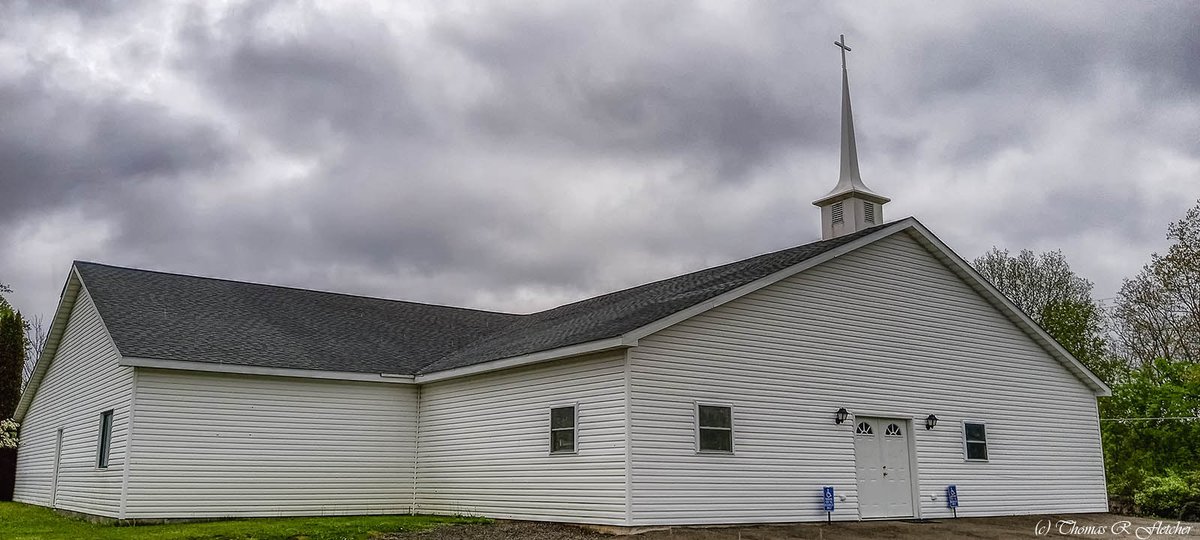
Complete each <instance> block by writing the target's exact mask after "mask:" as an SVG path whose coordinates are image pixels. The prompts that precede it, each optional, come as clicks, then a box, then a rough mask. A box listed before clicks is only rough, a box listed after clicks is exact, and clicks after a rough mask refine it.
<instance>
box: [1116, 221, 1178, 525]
mask: <svg viewBox="0 0 1200 540" xmlns="http://www.w3.org/2000/svg"><path fill="white" fill-rule="evenodd" d="M1167 238H1169V239H1171V240H1173V243H1172V244H1171V246H1170V248H1169V249H1168V250H1167V254H1166V255H1159V254H1157V253H1156V254H1154V255H1151V257H1150V263H1149V264H1147V265H1146V266H1144V267H1143V268H1142V271H1141V272H1140V273H1139V274H1138V275H1137V276H1136V277H1134V278H1132V279H1127V280H1125V283H1124V285H1122V286H1121V291H1120V293H1119V294H1118V296H1117V306H1116V309H1115V310H1114V311H1113V319H1114V322H1115V328H1116V333H1117V336H1118V340H1119V345H1120V346H1121V349H1122V350H1121V352H1122V353H1123V354H1124V355H1125V356H1126V357H1127V358H1128V361H1129V363H1130V369H1129V370H1127V371H1126V372H1125V373H1123V374H1122V376H1121V377H1120V378H1119V379H1118V380H1117V382H1116V384H1114V385H1112V389H1113V395H1112V397H1111V398H1108V399H1106V400H1105V401H1104V402H1103V403H1102V406H1101V411H1102V415H1103V416H1104V417H1105V418H1106V419H1108V421H1107V422H1105V423H1104V425H1103V426H1102V427H1103V435H1104V450H1105V452H1104V454H1105V456H1104V457H1105V462H1106V463H1105V465H1106V470H1107V472H1108V478H1109V480H1110V482H1109V492H1110V493H1111V494H1112V495H1113V497H1114V498H1115V499H1116V500H1117V501H1122V500H1123V501H1126V502H1128V501H1133V502H1134V503H1137V504H1138V505H1139V506H1141V507H1143V508H1142V510H1143V511H1149V512H1157V513H1160V514H1164V515H1168V516H1170V515H1171V514H1172V513H1174V512H1176V511H1178V512H1179V513H1180V514H1181V515H1190V516H1195V515H1200V510H1198V509H1200V447H1198V446H1197V445H1196V441H1198V440H1200V201H1197V205H1196V206H1195V207H1193V208H1192V209H1191V210H1189V211H1188V212H1187V214H1186V215H1185V216H1184V217H1183V219H1181V220H1179V221H1177V222H1175V223H1172V224H1170V225H1169V226H1168V228H1167ZM1189 509H1190V510H1189ZM1189 512H1190V513H1189ZM1172 517H1174V516H1172Z"/></svg>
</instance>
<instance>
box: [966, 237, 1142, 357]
mask: <svg viewBox="0 0 1200 540" xmlns="http://www.w3.org/2000/svg"><path fill="white" fill-rule="evenodd" d="M971 264H972V266H974V267H975V269H976V270H978V271H979V273H980V274H982V275H983V277H985V278H987V280H988V281H990V282H991V283H992V285H995V286H996V288H997V289H999V290H1000V292H1002V293H1004V296H1007V297H1008V299H1009V300H1012V302H1013V304H1016V306H1017V307H1018V308H1020V309H1021V311H1024V312H1025V313H1026V314H1027V315H1029V317H1030V318H1032V319H1033V321H1034V322H1036V323H1037V324H1039V325H1040V326H1041V327H1042V328H1043V329H1045V330H1046V332H1047V333H1049V334H1050V335H1051V336H1053V337H1054V339H1055V340H1057V341H1058V342H1059V343H1060V344H1062V346H1063V348H1065V349H1066V350H1067V351H1068V352H1070V353H1071V354H1072V355H1074V356H1075V358H1078V359H1079V361H1081V362H1083V363H1084V364H1085V365H1086V366H1087V367H1088V368H1089V369H1091V370H1092V371H1093V372H1095V373H1096V374H1097V375H1099V376H1100V377H1101V378H1103V379H1105V380H1111V379H1112V378H1113V377H1115V376H1116V372H1117V371H1118V370H1119V368H1120V365H1121V364H1122V362H1120V361H1119V360H1117V359H1114V358H1113V357H1112V356H1110V355H1109V354H1108V342H1107V340H1106V339H1105V338H1104V312H1103V310H1101V308H1100V305H1099V304H1097V303H1096V301H1095V300H1093V299H1092V283H1091V282H1090V281H1088V280H1086V279H1084V278H1082V277H1080V276H1079V275H1078V274H1076V273H1075V272H1074V271H1072V270H1071V266H1070V265H1069V264H1067V259H1066V257H1063V254H1062V252H1061V251H1050V252H1046V253H1043V254H1041V255H1037V254H1035V253H1034V252H1032V251H1030V250H1027V249H1026V250H1021V252H1020V253H1019V254H1017V255H1016V256H1012V255H1010V254H1009V252H1008V250H1001V249H999V248H995V247H993V248H992V249H991V250H990V251H988V252H987V253H985V254H983V256H981V257H979V258H978V259H975V261H974V262H972V263H971Z"/></svg>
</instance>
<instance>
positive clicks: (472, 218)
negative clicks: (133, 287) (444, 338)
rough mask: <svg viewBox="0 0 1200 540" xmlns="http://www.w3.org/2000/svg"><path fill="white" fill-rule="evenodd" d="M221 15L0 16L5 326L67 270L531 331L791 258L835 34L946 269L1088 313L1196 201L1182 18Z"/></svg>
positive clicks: (892, 210) (28, 11)
mask: <svg viewBox="0 0 1200 540" xmlns="http://www.w3.org/2000/svg"><path fill="white" fill-rule="evenodd" d="M221 4H224V3H223V2H196V3H195V4H194V5H190V6H188V5H185V3H183V2H179V3H176V2H158V1H155V2H145V3H139V2H134V1H112V2H100V1H88V2H83V1H80V2H71V1H68V0H60V1H46V0H36V1H34V0H31V1H29V2H21V1H17V2H15V3H14V2H13V0H0V190H2V191H0V282H4V283H8V284H9V285H11V286H12V287H13V288H14V289H15V292H14V293H13V294H11V295H9V297H10V299H11V300H13V301H14V303H15V304H16V305H17V306H18V307H19V308H20V309H22V310H23V311H24V312H25V313H26V314H27V315H32V314H42V315H44V316H46V317H47V318H48V317H50V316H51V314H52V312H53V310H54V307H55V305H56V303H57V299H58V294H59V291H60V289H61V287H62V284H63V282H64V279H65V277H66V274H67V271H68V269H69V267H70V262H71V261H72V260H73V259H80V260H90V261H96V262H103V263H109V264H116V265H122V266H133V267H140V268H149V269H156V270H165V271H172V272H182V273H190V274H200V275H208V276H217V277H224V278H232V279H239V280H249V281H257V282H266V283H275V284H284V285H292V286H299V287H306V288H316V289H325V290H333V291H341V292H349V293H357V294H365V295H372V296H381V297H386V298H398V299H408V300H416V301H425V302H435V303H445V304H452V305H463V306H471V307H478V308H484V309H495V310H502V311H514V312H528V311H534V310H539V309H543V308H547V307H552V306H554V305H557V304H560V303H563V302H566V301H570V300H575V299H579V298H583V297H586V296H590V295H594V294H598V293H602V292H607V291H611V290H615V289H619V288H624V287H627V286H632V285H636V284H640V283H644V282H648V281H651V280H655V279H659V278H664V277H668V276H671V275H675V274H679V273H683V272H685V271H690V270H695V269H699V268H702V267H706V266H711V265H715V264H720V263H724V262H728V261H731V260H735V259H740V258H744V257H748V256H752V255H756V254H759V253H763V252H767V251H773V250H777V249H782V248H786V247H791V246H794V245H799V244H803V243H807V242H811V241H813V240H816V239H818V237H819V235H820V230H819V225H818V210H817V209H816V208H815V207H813V206H812V205H811V201H812V200H814V199H816V198H817V197H819V196H821V195H823V194H824V193H826V192H827V191H828V190H829V189H831V188H832V187H833V185H834V184H835V183H836V180H837V175H838V170H837V169H838V146H837V145H838V130H839V126H838V106H839V102H840V96H839V85H840V72H839V70H840V63H839V62H840V61H839V57H838V50H837V48H836V47H834V45H833V41H834V40H835V39H836V38H837V36H838V34H840V33H845V34H846V39H847V42H848V44H849V45H850V46H851V47H852V48H853V49H854V50H853V52H851V53H850V54H849V63H850V81H851V90H852V95H853V98H854V110H855V115H856V116H855V123H856V128H857V130H858V151H859V156H860V160H861V163H862V166H861V168H862V176H863V180H864V181H865V182H866V184H867V185H868V186H870V188H871V189H873V190H874V191H876V192H878V193H881V194H883V195H886V196H889V197H891V198H892V202H891V203H890V204H889V205H888V206H887V207H886V208H885V213H886V217H887V218H888V219H889V220H891V219H899V218H902V217H905V216H910V215H912V216H916V217H917V218H918V219H920V220H921V221H922V222H923V223H925V225H927V226H928V227H930V228H931V229H932V230H933V231H934V232H935V233H936V234H938V235H939V236H940V237H941V238H942V239H943V240H944V241H945V242H946V243H948V244H949V245H950V246H951V247H952V248H954V249H955V250H956V251H957V252H958V253H959V254H960V255H962V256H963V257H965V258H967V259H972V258H974V257H976V256H978V255H980V254H981V253H983V252H984V251H986V250H987V249H988V248H989V247H991V246H993V245H997V246H1001V247H1005V248H1009V249H1012V250H1019V249H1022V248H1030V249H1034V250H1039V251H1043V250H1051V249H1062V250H1063V251H1064V252H1065V254H1066V256H1067V258H1068V260H1069V261H1070V263H1071V264H1072V266H1073V267H1074V268H1075V269H1076V271H1078V272H1079V273H1080V274H1082V275H1083V276H1084V277H1086V278H1088V279H1090V280H1092V281H1094V282H1095V283H1096V296H1097V297H1099V298H1104V297H1110V296H1112V295H1113V294H1114V293H1115V291H1116V290H1117V288H1118V287H1119V286H1120V282H1121V279H1122V278H1124V277H1128V276H1132V275H1133V274H1134V273H1136V272H1137V271H1138V269H1139V268H1140V267H1141V265H1143V264H1144V263H1145V262H1146V261H1147V260H1148V257H1149V255H1150V253H1151V252H1153V251H1162V250H1163V249H1164V248H1165V246H1166V245H1167V242H1166V239H1165V231H1166V226H1167V224H1168V223H1169V222H1171V221H1174V220H1177V219H1179V218H1180V217H1182V215H1183V213H1184V212H1185V210H1186V209H1187V208H1188V207H1190V206H1192V205H1194V204H1195V203H1196V200H1197V198H1200V31H1197V28H1200V4H1196V3H1194V2H1182V1H1181V2H1169V1H1159V2H1142V3H1134V2H1127V1H1120V2H1102V3H1098V2H1092V1H1088V2H1078V3H1070V2H1034V3H1029V4H1018V3H1013V2H1003V3H1000V2H995V3H982V2H960V1H954V2H944V3H938V2H917V3H913V2H893V3H884V4H876V3H868V2H853V3H851V2H839V3H837V4H834V3H820V4H817V3H809V2H804V3H798V2H727V1H720V2H707V3H705V2H653V1H645V0H637V1H633V2H628V3H620V2H595V1H586V2H578V3H572V2H562V1H554V2H546V3H544V4H526V5H520V4H521V3H520V2H508V1H505V2H489V3H487V4H485V5H482V6H480V5H472V4H460V3H455V2H446V1H444V0H437V1H434V2H429V3H421V2H403V3H399V2H392V1H383V2H378V3H376V4H372V3H346V4H345V5H341V6H339V7H332V5H333V3H329V2H283V1H260V2H250V3H237V2H234V3H229V4H228V5H221ZM295 4H299V7H297V6H296V5H295ZM318 4H319V5H318ZM327 4H328V5H327Z"/></svg>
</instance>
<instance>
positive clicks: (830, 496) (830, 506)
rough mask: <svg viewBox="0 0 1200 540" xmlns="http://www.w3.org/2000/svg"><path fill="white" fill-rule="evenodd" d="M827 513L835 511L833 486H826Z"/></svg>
mask: <svg viewBox="0 0 1200 540" xmlns="http://www.w3.org/2000/svg"><path fill="white" fill-rule="evenodd" d="M824 492H825V493H824V499H825V511H826V512H832V511H833V486H825V489H824Z"/></svg>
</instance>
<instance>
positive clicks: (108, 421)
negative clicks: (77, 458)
mask: <svg viewBox="0 0 1200 540" xmlns="http://www.w3.org/2000/svg"><path fill="white" fill-rule="evenodd" d="M112 428H113V412H112V411H104V412H102V413H100V448H99V449H98V450H97V455H96V467H98V468H101V469H106V468H108V454H109V447H111V446H112Z"/></svg>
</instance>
